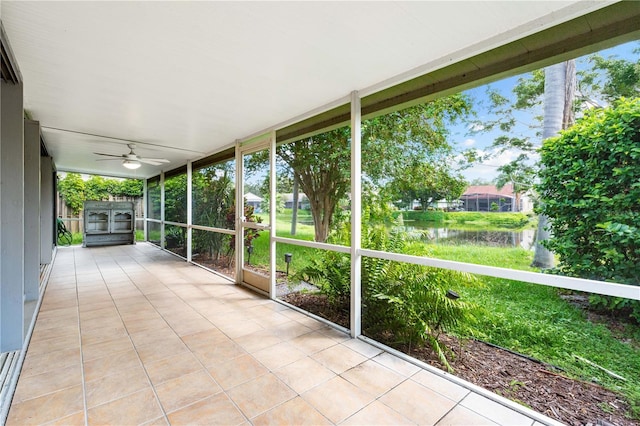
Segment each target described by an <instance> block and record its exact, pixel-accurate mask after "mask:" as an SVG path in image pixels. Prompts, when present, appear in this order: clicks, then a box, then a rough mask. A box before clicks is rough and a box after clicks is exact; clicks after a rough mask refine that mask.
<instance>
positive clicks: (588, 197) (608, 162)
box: [538, 98, 640, 315]
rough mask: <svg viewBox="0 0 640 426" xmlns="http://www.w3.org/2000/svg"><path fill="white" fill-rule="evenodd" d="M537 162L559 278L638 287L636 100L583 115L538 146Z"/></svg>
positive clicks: (639, 135)
mask: <svg viewBox="0 0 640 426" xmlns="http://www.w3.org/2000/svg"><path fill="white" fill-rule="evenodd" d="M541 161H542V163H543V164H544V166H545V167H544V168H543V169H542V170H541V172H540V184H539V185H538V191H539V192H540V196H541V198H542V199H543V200H544V203H543V204H542V207H541V213H543V214H545V215H547V216H548V217H549V218H551V229H552V233H553V238H552V239H550V240H548V241H546V242H545V245H546V246H547V247H548V248H549V249H551V250H553V251H554V252H555V253H556V254H557V255H558V256H559V258H560V264H559V266H558V270H559V272H561V273H563V274H566V275H571V276H578V277H583V278H590V279H597V280H605V281H609V280H612V281H616V282H621V283H627V284H635V285H640V269H639V268H638V262H639V261H640V202H639V200H640V99H638V98H636V99H633V100H624V99H623V100H621V101H619V102H617V103H616V104H615V107H611V108H605V109H600V110H592V111H588V112H586V114H585V116H584V118H582V119H581V120H579V121H578V122H577V123H576V125H575V126H573V127H572V128H571V129H569V130H567V131H564V132H563V133H562V134H561V136H559V137H556V138H552V139H549V140H547V141H546V142H545V143H544V145H543V147H542V149H541ZM638 315H640V310H639V311H638Z"/></svg>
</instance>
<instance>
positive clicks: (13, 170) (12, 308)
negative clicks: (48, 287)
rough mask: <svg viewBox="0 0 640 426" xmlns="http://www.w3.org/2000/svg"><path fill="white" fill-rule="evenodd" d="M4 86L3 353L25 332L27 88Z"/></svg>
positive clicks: (0, 159)
mask: <svg viewBox="0 0 640 426" xmlns="http://www.w3.org/2000/svg"><path fill="white" fill-rule="evenodd" d="M1 85H2V87H1V89H0V103H1V106H0V352H9V351H15V350H19V349H21V348H22V340H23V333H24V326H23V321H24V300H23V299H24V250H23V247H24V122H23V120H24V119H23V114H24V112H23V95H22V94H23V87H22V84H21V83H18V84H14V83H9V82H6V81H4V80H3V81H2V83H1Z"/></svg>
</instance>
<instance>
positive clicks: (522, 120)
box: [450, 41, 640, 181]
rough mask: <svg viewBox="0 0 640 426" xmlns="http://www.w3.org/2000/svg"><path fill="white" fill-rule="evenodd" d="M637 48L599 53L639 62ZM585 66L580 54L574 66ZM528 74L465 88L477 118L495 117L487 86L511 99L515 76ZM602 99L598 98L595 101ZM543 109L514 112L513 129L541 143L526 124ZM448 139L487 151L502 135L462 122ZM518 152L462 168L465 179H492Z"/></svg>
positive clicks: (631, 45)
mask: <svg viewBox="0 0 640 426" xmlns="http://www.w3.org/2000/svg"><path fill="white" fill-rule="evenodd" d="M639 47H640V42H639V41H634V42H630V43H625V44H622V45H619V46H616V47H613V48H610V49H606V50H602V51H601V52H599V53H600V54H601V55H602V56H604V57H605V58H607V57H609V56H612V55H613V56H615V57H616V58H624V59H628V60H631V61H634V62H637V61H638V57H639V54H638V53H634V52H633V50H634V49H637V48H639ZM587 65H588V63H587V56H583V57H580V58H577V61H576V67H577V69H578V71H579V70H581V69H585V67H586V66H587ZM525 75H527V74H521V75H518V76H513V77H509V78H506V79H503V80H500V81H497V82H494V83H491V84H490V85H484V86H480V87H477V88H474V89H470V90H467V91H465V92H464V93H466V94H467V95H469V96H470V97H471V98H472V99H473V105H474V110H475V113H476V114H477V117H476V119H478V120H480V121H483V120H492V119H493V118H495V116H494V115H493V114H492V113H491V111H489V110H488V108H487V105H488V99H487V95H486V91H487V86H490V87H491V88H493V89H497V90H498V91H499V92H500V93H501V94H502V95H503V96H505V97H507V98H509V99H513V98H514V96H513V94H512V90H513V87H514V86H515V85H516V84H517V82H518V78H520V77H521V76H525ZM598 101H599V102H601V101H600V100H598ZM541 114H542V108H541V107H540V108H539V109H538V110H537V111H530V112H524V111H523V112H520V113H518V114H517V115H516V119H517V120H518V123H519V124H518V126H517V128H516V132H518V133H520V134H521V135H520V136H529V137H530V138H531V140H532V141H534V142H536V143H537V144H539V143H540V140H539V138H537V137H536V136H535V133H536V129H532V128H529V125H527V123H530V124H531V125H533V124H535V120H534V116H535V115H541ZM450 131H451V134H450V140H451V142H452V144H453V146H454V147H455V148H456V150H457V151H460V152H462V151H465V150H467V149H476V150H479V151H480V152H481V153H489V152H491V150H490V145H491V144H492V143H493V140H494V139H495V138H496V137H497V136H499V135H501V134H503V133H502V132H500V131H499V130H494V131H491V132H473V131H471V130H470V129H469V125H468V124H465V123H458V124H456V125H453V126H451V127H450ZM518 154H519V152H517V151H514V150H510V151H506V152H504V153H502V154H500V155H497V156H496V157H494V158H492V159H491V160H488V161H486V162H485V163H483V164H479V165H476V166H474V167H472V168H469V169H467V170H464V171H463V172H462V173H463V175H464V176H465V177H466V178H467V180H469V181H471V180H473V179H477V178H480V179H483V180H487V181H491V180H492V179H494V178H495V177H496V176H497V175H498V171H497V168H498V167H499V166H501V165H503V164H506V163H508V162H510V161H512V160H513V159H515V158H516V157H517V155H518Z"/></svg>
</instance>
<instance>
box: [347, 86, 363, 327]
mask: <svg viewBox="0 0 640 426" xmlns="http://www.w3.org/2000/svg"><path fill="white" fill-rule="evenodd" d="M361 121H362V113H361V110H360V96H359V95H358V92H357V91H353V92H351V310H350V311H351V312H350V316H351V317H350V320H351V326H350V329H351V337H358V336H359V335H360V334H362V288H361V286H362V284H361V272H362V255H361V254H360V248H361V247H360V244H361V243H360V242H361V234H362V223H361V221H362V153H361V146H362V141H361Z"/></svg>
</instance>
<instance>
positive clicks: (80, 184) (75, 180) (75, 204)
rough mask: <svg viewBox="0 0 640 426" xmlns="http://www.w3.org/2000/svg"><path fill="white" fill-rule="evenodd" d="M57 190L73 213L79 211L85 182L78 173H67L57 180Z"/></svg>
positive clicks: (82, 201) (83, 195)
mask: <svg viewBox="0 0 640 426" xmlns="http://www.w3.org/2000/svg"><path fill="white" fill-rule="evenodd" d="M58 191H59V192H60V195H61V196H62V197H63V198H64V200H65V203H66V204H67V206H69V207H70V208H71V210H72V211H73V213H74V214H78V213H80V211H81V210H82V206H83V203H84V200H85V182H84V181H83V180H82V177H81V176H80V175H79V174H78V173H67V175H66V176H65V177H64V178H63V179H60V180H58Z"/></svg>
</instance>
